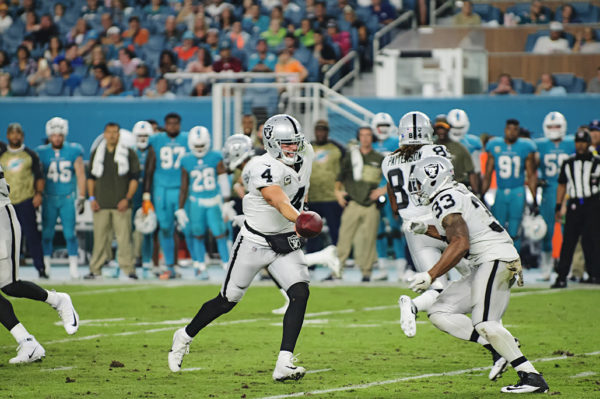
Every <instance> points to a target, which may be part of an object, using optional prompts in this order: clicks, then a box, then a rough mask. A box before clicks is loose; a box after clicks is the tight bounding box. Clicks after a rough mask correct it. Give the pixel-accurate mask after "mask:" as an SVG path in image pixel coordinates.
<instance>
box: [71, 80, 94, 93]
mask: <svg viewBox="0 0 600 399" xmlns="http://www.w3.org/2000/svg"><path fill="white" fill-rule="evenodd" d="M99 94H100V87H99V85H98V82H97V81H96V79H94V78H86V79H83V80H82V81H81V84H80V85H79V87H77V88H76V89H75V90H74V91H73V95H74V96H81V97H92V96H97V95H99Z"/></svg>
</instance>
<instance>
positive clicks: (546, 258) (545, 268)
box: [540, 252, 553, 276]
mask: <svg viewBox="0 0 600 399" xmlns="http://www.w3.org/2000/svg"><path fill="white" fill-rule="evenodd" d="M541 263H542V264H541V267H540V269H541V271H542V276H549V275H550V273H552V266H553V265H552V252H542V259H541Z"/></svg>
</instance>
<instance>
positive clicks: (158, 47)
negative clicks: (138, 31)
mask: <svg viewBox="0 0 600 399" xmlns="http://www.w3.org/2000/svg"><path fill="white" fill-rule="evenodd" d="M144 48H146V49H150V50H152V51H158V52H161V51H162V50H163V49H164V48H165V38H164V36H162V35H152V36H150V38H149V39H148V42H147V43H146V45H145V46H144Z"/></svg>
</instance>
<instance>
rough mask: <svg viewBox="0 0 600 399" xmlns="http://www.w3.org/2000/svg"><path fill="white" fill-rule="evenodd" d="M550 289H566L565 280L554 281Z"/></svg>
mask: <svg viewBox="0 0 600 399" xmlns="http://www.w3.org/2000/svg"><path fill="white" fill-rule="evenodd" d="M550 288H567V282H566V281H565V280H560V279H556V281H555V282H554V284H552V285H551V286H550Z"/></svg>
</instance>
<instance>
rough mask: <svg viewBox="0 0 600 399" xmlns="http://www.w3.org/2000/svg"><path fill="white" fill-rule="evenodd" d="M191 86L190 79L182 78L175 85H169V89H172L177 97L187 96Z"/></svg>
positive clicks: (190, 91)
mask: <svg viewBox="0 0 600 399" xmlns="http://www.w3.org/2000/svg"><path fill="white" fill-rule="evenodd" d="M193 88H194V87H193V85H192V79H183V81H182V82H181V83H179V84H178V85H177V87H171V91H173V92H174V93H175V94H176V95H177V96H178V97H189V96H190V94H191V93H192V89H193Z"/></svg>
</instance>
